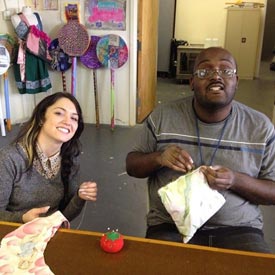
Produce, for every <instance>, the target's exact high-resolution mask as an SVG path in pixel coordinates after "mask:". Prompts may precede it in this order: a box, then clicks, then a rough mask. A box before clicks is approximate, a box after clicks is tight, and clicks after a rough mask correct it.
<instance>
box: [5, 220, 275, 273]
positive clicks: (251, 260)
mask: <svg viewBox="0 0 275 275" xmlns="http://www.w3.org/2000/svg"><path fill="white" fill-rule="evenodd" d="M17 226H18V224H13V223H5V222H0V238H1V239H2V238H3V237H4V236H5V235H6V234H7V233H9V232H11V231H13V230H15V229H16V227H17ZM101 236H102V233H98V232H89V231H80V230H69V229H59V230H58V231H57V232H56V233H55V235H54V236H53V238H52V239H51V240H50V241H49V243H48V244H47V247H46V250H45V253H44V255H45V261H46V263H47V264H48V266H49V267H50V268H51V270H52V271H53V272H54V274H56V275H78V274H83V275H89V274H95V275H101V274H104V275H108V274H112V275H117V274H118V275H119V274H123V275H124V274H125V275H128V274H129V275H132V274H140V275H146V274H150V275H151V274H158V275H161V274H163V275H164V274H165V275H166V274H173V275H175V274H184V275H185V274H186V275H193V274H197V275H208V274H209V275H219V274H220V275H224V274H228V275H275V255H270V254H262V253H252V252H243V251H234V250H227V249H218V248H208V247H203V246H196V245H187V244H180V243H171V242H164V241H156V240H149V239H144V238H135V237H129V236H124V248H123V249H122V250H121V251H120V252H118V253H116V254H110V253H106V252H104V251H103V250H101V248H100V245H99V241H100V237H101Z"/></svg>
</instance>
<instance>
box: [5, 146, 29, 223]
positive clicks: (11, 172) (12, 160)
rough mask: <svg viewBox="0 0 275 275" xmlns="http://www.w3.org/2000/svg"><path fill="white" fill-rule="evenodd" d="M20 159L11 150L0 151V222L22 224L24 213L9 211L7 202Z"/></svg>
mask: <svg viewBox="0 0 275 275" xmlns="http://www.w3.org/2000/svg"><path fill="white" fill-rule="evenodd" d="M21 161H22V160H21ZM19 163H20V159H19V158H17V157H16V153H14V152H13V151H12V150H11V151H9V150H6V149H2V150H1V152H0V171H1V175H0V190H1V192H0V220H1V221H9V222H19V223H22V222H23V221H22V216H23V214H24V213H25V212H24V211H9V210H7V209H8V206H9V201H10V197H11V194H12V192H13V188H14V185H15V179H16V175H17V173H18V171H19V170H20V169H19V166H20V164H19Z"/></svg>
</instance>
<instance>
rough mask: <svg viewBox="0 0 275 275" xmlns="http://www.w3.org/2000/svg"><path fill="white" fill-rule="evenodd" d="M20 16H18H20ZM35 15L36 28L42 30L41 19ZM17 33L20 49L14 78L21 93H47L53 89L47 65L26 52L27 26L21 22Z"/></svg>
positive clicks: (16, 30) (17, 54)
mask: <svg viewBox="0 0 275 275" xmlns="http://www.w3.org/2000/svg"><path fill="white" fill-rule="evenodd" d="M20 14H21V13H20ZM20 14H18V15H19V16H20ZM34 14H35V16H36V18H37V21H38V25H37V26H36V27H37V28H38V29H39V30H42V23H41V20H40V17H39V15H38V14H37V13H34ZM15 32H16V34H17V36H18V38H19V48H18V52H17V53H16V56H17V62H16V63H15V64H14V76H15V81H16V86H17V88H18V90H19V93H20V94H25V93H27V94H36V93H40V92H46V91H47V90H49V89H50V88H51V87H52V85H51V81H50V78H49V73H48V69H47V64H46V62H45V61H43V60H42V59H40V58H39V57H37V56H35V55H33V54H31V53H29V52H28V51H27V50H26V45H25V39H26V35H27V32H28V26H27V24H26V23H25V22H24V21H23V20H21V21H20V23H19V25H18V26H17V27H16V29H15Z"/></svg>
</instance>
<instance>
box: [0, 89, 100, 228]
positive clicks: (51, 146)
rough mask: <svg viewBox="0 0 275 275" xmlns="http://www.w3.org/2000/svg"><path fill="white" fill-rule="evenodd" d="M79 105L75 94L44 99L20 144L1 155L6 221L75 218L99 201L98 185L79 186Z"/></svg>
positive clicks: (0, 213)
mask: <svg viewBox="0 0 275 275" xmlns="http://www.w3.org/2000/svg"><path fill="white" fill-rule="evenodd" d="M83 129H84V123H83V118H82V111H81V108H80V105H79V103H78V102H77V100H76V99H75V97H74V96H72V95H71V94H69V93H62V92H59V93H55V94H52V95H50V96H48V97H46V98H44V99H43V100H42V101H41V102H40V103H39V104H38V105H37V106H36V107H35V109H34V111H33V114H32V116H31V118H30V119H29V121H28V122H26V124H25V125H24V126H23V127H22V128H21V129H20V131H19V133H18V136H17V138H16V139H15V141H14V142H12V143H11V144H10V145H8V146H7V147H5V148H2V149H1V150H0V171H1V177H0V190H1V192H0V220H2V221H10V222H21V223H22V222H23V223H26V222H29V221H31V220H33V219H35V218H37V217H39V216H44V215H45V216H47V215H50V214H52V213H53V212H55V211H57V210H60V211H61V212H62V213H63V215H64V216H65V217H66V218H67V219H68V220H72V219H74V218H75V217H76V216H77V215H78V214H79V213H80V212H81V209H82V207H83V206H84V203H85V201H86V200H91V201H95V200H96V195H97V185H96V183H95V182H90V181H87V182H83V183H82V184H81V185H80V186H79V184H78V176H79V155H80V141H79V137H80V135H81V133H82V131H83Z"/></svg>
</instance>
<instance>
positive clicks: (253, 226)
mask: <svg viewBox="0 0 275 275" xmlns="http://www.w3.org/2000/svg"><path fill="white" fill-rule="evenodd" d="M190 86H191V89H192V90H193V91H194V95H193V96H192V97H188V98H184V99H182V100H180V101H177V102H171V103H168V104H165V105H159V106H158V107H157V108H156V109H155V110H154V111H153V112H152V113H151V114H150V116H149V117H148V119H147V120H146V122H145V123H144V127H143V130H142V133H141V135H140V138H139V140H138V141H137V144H136V146H135V147H134V149H133V151H132V152H130V153H129V154H128V155H127V159H126V166H127V172H128V174H129V175H131V176H134V177H138V178H145V177H148V191H149V204H150V209H149V213H148V216H147V226H148V228H147V233H146V237H147V238H153V239H162V240H168V241H175V242H182V235H181V234H180V233H179V231H178V230H177V227H176V225H175V223H174V222H173V220H172V218H171V216H170V215H169V214H168V212H167V211H166V210H165V208H164V206H163V204H162V202H161V200H160V197H159V195H158V193H157V191H158V189H159V188H160V187H162V186H164V185H166V184H168V183H169V182H171V181H173V180H175V179H176V178H178V177H179V176H181V175H183V174H185V173H188V172H189V171H191V170H192V169H193V168H197V167H200V166H202V165H203V166H204V167H205V168H203V173H204V174H205V176H206V178H207V181H208V184H209V186H210V187H211V188H212V189H215V190H218V191H219V192H220V193H221V194H222V195H223V196H224V198H225V199H226V202H225V204H224V205H223V207H222V208H221V209H220V210H219V211H218V212H217V213H216V214H215V215H214V216H212V217H211V218H210V219H209V220H208V221H207V222H206V223H205V224H204V225H203V226H202V227H201V228H200V229H199V230H198V231H197V232H196V233H195V235H194V236H193V238H192V239H191V240H190V241H189V243H190V244H198V245H207V246H214V247H221V248H228V249H238V250H247V251H257V252H265V253H270V249H269V247H268V245H267V244H266V243H265V241H264V238H263V232H262V227H263V218H262V214H261V212H260V209H259V207H258V205H259V204H266V205H267V204H274V203H275V161H274V160H275V133H274V127H273V125H272V123H271V122H270V120H269V119H268V118H267V117H266V116H265V115H264V114H262V113H260V112H258V111H256V110H253V109H251V108H249V107H248V106H245V105H243V104H241V103H239V102H236V101H235V100H234V99H233V98H234V95H235V92H236V89H237V86H238V76H237V64H236V61H235V59H234V58H233V56H232V55H231V54H230V52H228V51H227V50H225V49H223V48H220V47H212V48H207V49H205V50H203V51H202V52H201V53H200V54H199V55H198V57H197V59H196V61H195V65H194V73H193V76H192V77H191V79H190Z"/></svg>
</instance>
